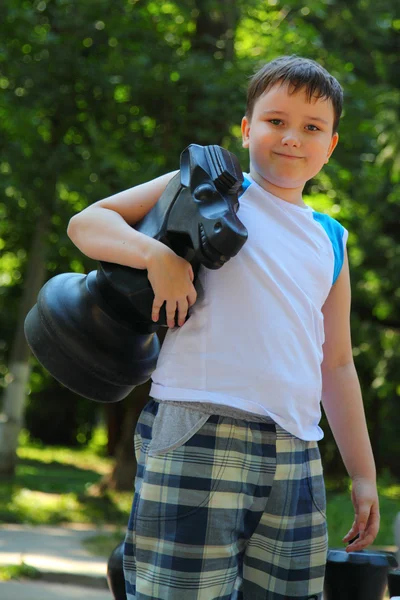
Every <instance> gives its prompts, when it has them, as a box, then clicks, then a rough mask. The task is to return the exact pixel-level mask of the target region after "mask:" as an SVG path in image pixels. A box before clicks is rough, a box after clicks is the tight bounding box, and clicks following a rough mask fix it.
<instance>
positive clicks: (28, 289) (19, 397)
mask: <svg viewBox="0 0 400 600" xmlns="http://www.w3.org/2000/svg"><path fill="white" fill-rule="evenodd" d="M49 224H50V218H49V216H48V214H47V213H43V214H42V216H41V217H40V218H39V220H38V222H37V226H36V228H35V231H34V234H33V240H32V245H31V249H30V252H29V261H28V266H27V274H26V281H25V285H24V291H23V295H22V299H21V304H20V309H19V314H18V322H17V329H16V332H15V337H14V341H13V345H12V349H11V355H10V363H9V373H10V375H11V382H10V383H9V385H8V386H7V388H6V390H5V392H4V396H3V412H2V413H1V414H0V475H2V476H8V477H12V476H13V475H14V472H15V465H16V461H17V453H16V451H17V446H18V435H19V432H20V430H21V427H22V424H23V414H24V405H25V395H26V386H27V383H28V380H29V374H30V367H29V357H30V351H29V347H28V345H27V343H26V340H25V335H24V322H25V317H26V315H27V313H28V311H29V310H30V309H31V308H32V306H33V305H34V304H35V302H36V298H37V295H38V293H39V291H40V289H41V287H42V286H43V283H44V281H45V277H46V267H45V260H44V256H45V248H46V241H45V236H46V234H47V232H48V229H49Z"/></svg>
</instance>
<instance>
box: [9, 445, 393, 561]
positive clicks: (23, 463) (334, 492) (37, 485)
mask: <svg viewBox="0 0 400 600" xmlns="http://www.w3.org/2000/svg"><path fill="white" fill-rule="evenodd" d="M99 435H100V434H99ZM102 435H103V438H104V434H102ZM103 442H104V439H103ZM100 446H101V444H98V443H97V445H96V438H95V442H94V443H93V444H92V446H91V447H89V448H87V449H84V450H77V449H70V448H55V447H43V446H39V445H35V444H32V443H31V442H30V441H29V439H28V438H27V436H26V434H23V435H22V436H21V443H20V446H19V449H18V458H19V463H18V466H17V470H16V476H15V478H14V480H13V481H12V482H7V481H3V482H0V522H3V523H28V524H37V525H39V524H46V525H55V524H61V523H73V522H79V523H88V524H94V525H103V524H112V525H114V526H116V528H117V529H116V532H115V533H112V534H110V535H103V534H102V535H99V536H95V537H92V538H90V539H89V540H88V541H87V544H86V545H87V548H88V549H89V550H90V551H91V552H93V553H94V554H101V555H103V556H109V555H110V553H111V551H112V550H113V548H114V547H115V546H116V545H117V544H119V543H120V542H121V541H122V540H123V537H124V530H125V527H126V524H127V521H128V516H129V511H130V508H131V503H132V497H133V492H114V491H107V492H106V493H104V494H103V495H101V496H98V495H94V494H93V493H92V486H93V484H96V483H98V482H99V481H100V479H101V478H102V477H103V475H105V474H107V473H109V472H110V470H111V468H112V465H113V459H110V458H106V457H104V456H101V454H103V449H102V448H101V447H100ZM99 448H100V449H99ZM326 483H327V500H328V508H327V514H328V529H329V546H330V547H331V548H333V547H339V548H343V547H344V545H343V543H342V541H341V540H342V537H343V536H344V535H345V534H346V533H347V532H348V531H349V529H350V527H351V524H352V522H353V518H354V512H353V506H352V503H351V498H350V486H349V482H348V481H347V480H346V481H344V482H343V481H342V482H337V481H332V480H327V482H326ZM379 495H380V508H381V529H380V532H379V534H378V537H377V538H376V540H375V542H374V545H375V546H392V545H394V533H393V523H394V520H395V517H396V514H397V512H398V511H399V507H400V485H399V484H398V483H395V482H393V481H392V479H391V478H390V477H389V476H388V475H385V476H384V477H382V478H381V479H380V480H379Z"/></svg>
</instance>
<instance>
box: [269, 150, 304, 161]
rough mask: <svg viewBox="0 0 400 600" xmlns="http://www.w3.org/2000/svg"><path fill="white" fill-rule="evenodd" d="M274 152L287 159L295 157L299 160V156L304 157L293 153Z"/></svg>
mask: <svg viewBox="0 0 400 600" xmlns="http://www.w3.org/2000/svg"><path fill="white" fill-rule="evenodd" d="M275 154H277V155H278V156H282V157H283V158H289V159H292V160H294V159H297V160H299V159H300V158H304V157H303V156H294V155H293V154H283V153H282V152H275Z"/></svg>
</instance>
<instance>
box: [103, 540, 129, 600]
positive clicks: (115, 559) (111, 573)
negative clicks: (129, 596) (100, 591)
mask: <svg viewBox="0 0 400 600" xmlns="http://www.w3.org/2000/svg"><path fill="white" fill-rule="evenodd" d="M123 557H124V542H121V543H120V544H118V546H116V547H115V548H114V550H113V551H112V552H111V555H110V558H109V559H108V563H107V583H108V587H109V588H110V592H111V593H112V595H113V596H114V600H126V591H125V579H124V571H123Z"/></svg>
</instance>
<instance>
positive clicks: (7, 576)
mask: <svg viewBox="0 0 400 600" xmlns="http://www.w3.org/2000/svg"><path fill="white" fill-rule="evenodd" d="M40 576H41V575H40V572H39V571H38V570H37V569H35V568H34V567H30V566H29V565H26V564H25V563H24V562H21V564H19V565H10V566H8V567H0V582H1V581H10V580H11V579H22V578H24V579H39V578H40Z"/></svg>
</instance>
